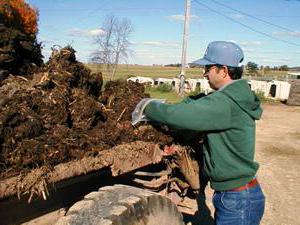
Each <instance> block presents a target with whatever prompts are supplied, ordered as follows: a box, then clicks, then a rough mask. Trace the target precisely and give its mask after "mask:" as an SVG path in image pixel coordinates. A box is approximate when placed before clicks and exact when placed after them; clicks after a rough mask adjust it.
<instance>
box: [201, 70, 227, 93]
mask: <svg viewBox="0 0 300 225" xmlns="http://www.w3.org/2000/svg"><path fill="white" fill-rule="evenodd" d="M203 76H204V77H205V78H206V79H207V80H208V83H209V85H210V87H211V88H212V89H214V90H218V89H219V88H220V87H221V86H222V85H223V77H224V71H223V69H222V68H220V67H218V66H217V65H206V66H205V72H204V74H203Z"/></svg>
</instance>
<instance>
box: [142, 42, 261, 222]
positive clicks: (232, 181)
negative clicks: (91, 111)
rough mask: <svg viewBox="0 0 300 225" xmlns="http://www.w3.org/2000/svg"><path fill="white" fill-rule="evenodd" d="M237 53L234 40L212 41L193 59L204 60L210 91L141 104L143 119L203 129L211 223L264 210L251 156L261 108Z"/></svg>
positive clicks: (247, 218) (249, 218)
mask: <svg viewBox="0 0 300 225" xmlns="http://www.w3.org/2000/svg"><path fill="white" fill-rule="evenodd" d="M243 58H244V55H243V51H242V49H241V48H240V47H239V46H238V45H236V44H235V43H232V42H224V41H216V42H212V43H210V44H209V45H208V47H207V50H206V53H205V55H204V57H203V58H202V59H199V60H197V61H195V62H194V63H195V64H198V65H203V66H205V73H204V77H206V78H207V79H208V81H209V84H210V86H211V88H213V89H214V90H215V92H213V93H212V94H210V95H207V96H205V97H202V98H199V99H191V98H186V99H185V100H183V101H182V102H180V103H177V104H166V103H162V102H159V101H146V103H145V105H144V107H142V108H144V111H143V112H144V116H145V117H146V118H147V119H148V120H152V121H157V122H160V123H163V124H167V125H170V126H172V127H177V128H180V129H189V130H193V131H200V132H204V133H205V134H206V138H205V141H204V150H203V151H204V152H203V154H204V162H203V163H204V170H205V172H206V174H207V175H208V177H209V180H210V184H211V187H212V188H213V189H214V190H215V193H214V196H213V204H214V207H215V222H216V224H217V225H222V224H231V225H241V224H247V225H256V224H259V223H260V220H261V218H262V216H263V213H264V204H265V198H264V195H263V193H262V190H261V188H260V185H259V184H258V181H257V179H256V178H255V176H256V172H257V170H258V167H259V165H258V163H256V162H255V161H254V149H255V120H258V119H260V117H261V114H262V109H261V107H260V101H259V100H258V98H257V97H256V96H255V94H254V93H253V92H252V91H251V90H250V88H249V86H248V84H247V81H246V80H243V79H240V78H241V76H242V72H243V69H242V67H241V66H240V63H241V62H242V61H243ZM200 213H201V212H200Z"/></svg>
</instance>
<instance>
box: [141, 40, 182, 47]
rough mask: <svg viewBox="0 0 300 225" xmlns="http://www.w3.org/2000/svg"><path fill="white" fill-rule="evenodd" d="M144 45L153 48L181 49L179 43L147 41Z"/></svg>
mask: <svg viewBox="0 0 300 225" xmlns="http://www.w3.org/2000/svg"><path fill="white" fill-rule="evenodd" d="M143 44H144V45H148V46H153V47H162V48H169V47H179V44H178V43H175V42H173V43H172V42H165V41H146V42H144V43H143Z"/></svg>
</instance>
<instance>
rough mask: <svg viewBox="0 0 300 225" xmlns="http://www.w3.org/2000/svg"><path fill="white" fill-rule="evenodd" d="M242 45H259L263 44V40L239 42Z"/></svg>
mask: <svg viewBox="0 0 300 225" xmlns="http://www.w3.org/2000/svg"><path fill="white" fill-rule="evenodd" d="M239 44H240V45H242V46H245V47H246V46H248V47H249V46H259V45H261V42H260V41H241V42H239Z"/></svg>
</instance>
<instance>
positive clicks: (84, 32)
mask: <svg viewBox="0 0 300 225" xmlns="http://www.w3.org/2000/svg"><path fill="white" fill-rule="evenodd" d="M67 34H68V35H69V36H77V37H78V36H80V37H94V36H98V35H104V34H105V31H104V30H101V29H92V30H82V29H79V28H74V29H71V30H69V31H68V32H67Z"/></svg>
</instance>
